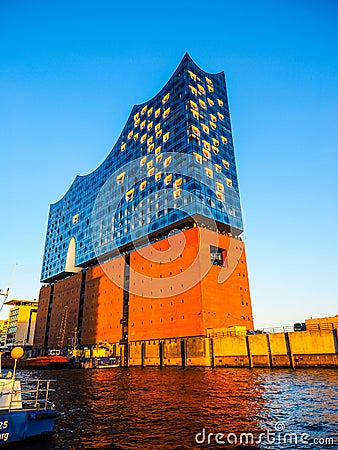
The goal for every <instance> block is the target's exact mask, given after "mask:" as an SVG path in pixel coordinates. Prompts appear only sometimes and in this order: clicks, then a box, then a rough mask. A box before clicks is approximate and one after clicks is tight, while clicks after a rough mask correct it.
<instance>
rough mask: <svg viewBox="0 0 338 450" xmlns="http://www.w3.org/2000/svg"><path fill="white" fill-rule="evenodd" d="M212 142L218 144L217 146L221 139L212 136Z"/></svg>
mask: <svg viewBox="0 0 338 450" xmlns="http://www.w3.org/2000/svg"><path fill="white" fill-rule="evenodd" d="M212 143H213V144H214V145H216V147H218V146H219V140H218V139H216V138H212Z"/></svg>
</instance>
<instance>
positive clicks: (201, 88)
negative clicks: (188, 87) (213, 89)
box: [197, 84, 205, 94]
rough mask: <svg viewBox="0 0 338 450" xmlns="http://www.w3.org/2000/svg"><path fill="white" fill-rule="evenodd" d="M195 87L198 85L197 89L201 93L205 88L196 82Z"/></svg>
mask: <svg viewBox="0 0 338 450" xmlns="http://www.w3.org/2000/svg"><path fill="white" fill-rule="evenodd" d="M197 87H198V90H199V91H200V92H202V94H205V89H204V87H203V86H201V85H200V84H198V85H197Z"/></svg>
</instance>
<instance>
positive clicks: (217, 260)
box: [210, 245, 226, 267]
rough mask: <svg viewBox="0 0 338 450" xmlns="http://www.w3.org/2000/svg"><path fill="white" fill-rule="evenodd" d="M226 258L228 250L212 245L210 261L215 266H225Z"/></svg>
mask: <svg viewBox="0 0 338 450" xmlns="http://www.w3.org/2000/svg"><path fill="white" fill-rule="evenodd" d="M225 258H226V250H225V249H224V248H218V247H215V246H213V245H210V261H211V264H213V265H214V266H221V267H222V266H223V264H224V261H225Z"/></svg>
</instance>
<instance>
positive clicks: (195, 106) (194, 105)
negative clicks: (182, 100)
mask: <svg viewBox="0 0 338 450" xmlns="http://www.w3.org/2000/svg"><path fill="white" fill-rule="evenodd" d="M190 106H191V107H192V109H195V110H196V111H198V106H197V103H195V102H193V101H192V100H190Z"/></svg>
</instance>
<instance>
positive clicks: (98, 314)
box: [81, 257, 124, 345]
mask: <svg viewBox="0 0 338 450" xmlns="http://www.w3.org/2000/svg"><path fill="white" fill-rule="evenodd" d="M105 271H108V272H109V271H113V272H114V276H115V277H117V278H120V279H121V280H122V279H123V277H124V258H122V257H120V258H117V259H114V260H112V261H108V262H107V263H105V264H103V265H102V267H100V266H96V267H91V268H89V269H88V270H87V272H86V287H85V297H84V306H83V321H82V335H81V343H82V344H83V345H95V344H97V343H98V342H99V341H103V342H118V341H119V340H120V339H121V337H122V332H121V324H120V319H121V318H122V305H123V289H122V288H121V287H119V286H117V285H116V284H115V283H113V281H111V280H110V278H109V277H108V276H107V274H106V272H105Z"/></svg>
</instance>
